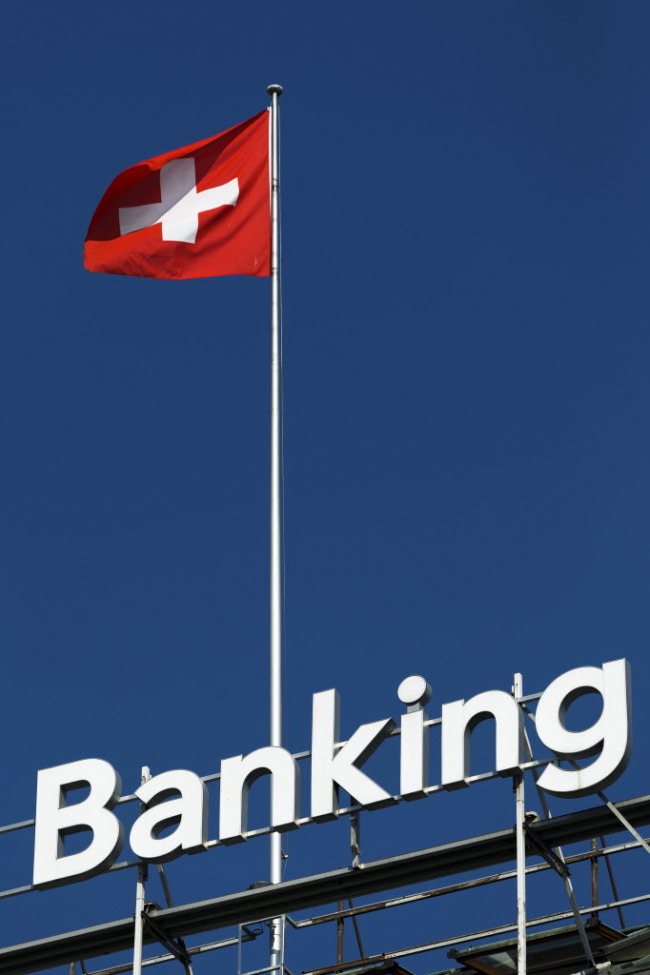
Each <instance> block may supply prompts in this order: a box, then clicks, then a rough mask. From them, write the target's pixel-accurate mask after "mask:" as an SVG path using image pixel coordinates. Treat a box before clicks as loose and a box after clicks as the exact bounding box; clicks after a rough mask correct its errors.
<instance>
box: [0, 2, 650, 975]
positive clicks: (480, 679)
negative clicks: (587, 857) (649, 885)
mask: <svg viewBox="0 0 650 975" xmlns="http://www.w3.org/2000/svg"><path fill="white" fill-rule="evenodd" d="M649 28H650V10H649V9H648V7H647V6H646V5H644V4H640V3H627V4H620V3H618V4H617V3H613V2H608V3H604V2H600V0H589V2H587V0H573V2H572V3H569V4H567V3H564V2H558V0H546V2H544V3H534V4H533V3H526V4H522V3H515V2H510V0H493V2H491V3H485V2H480V0H469V2H465V3H458V2H453V0H436V2H430V3H413V2H405V3H402V4H400V5H396V4H394V3H387V2H384V0H378V2H373V3H369V2H359V3H354V4H350V3H341V2H338V0H334V2H330V3H328V4H321V5H319V4H312V3H296V2H285V3H283V4H281V5H276V6H275V7H274V5H271V4H267V3H261V2H258V0H252V2H251V3H248V4H246V5H236V6H233V5H223V4H218V5H215V4H212V3H205V2H198V3H195V4H192V5H189V6H185V7H181V6H179V5H178V4H172V3H170V2H168V0H161V2H159V3H157V4H155V5H153V6H152V5H150V4H142V3H139V2H134V3H128V4H127V3H124V2H123V0H117V2H115V3H113V4H111V5H110V6H105V5H104V6H102V5H96V4H90V5H89V4H86V3H84V4H82V3H78V2H71V3H67V4H45V3H40V4H37V5H34V4H31V5H30V4H23V5H18V4H13V5H12V6H11V9H10V10H8V11H7V12H6V14H5V41H4V45H5V52H4V54H3V58H2V71H3V73H5V75H6V78H5V90H8V93H9V98H8V104H7V112H6V115H5V121H4V126H3V128H4V135H5V146H6V148H5V151H4V153H3V156H2V161H1V163H0V165H1V166H2V170H3V175H2V184H3V186H4V192H3V196H4V204H5V206H4V215H3V240H4V257H3V266H4V275H3V278H4V281H3V292H2V296H3V301H2V305H3V313H4V314H3V318H4V327H3V330H2V335H3V339H2V346H1V349H2V353H1V355H0V396H1V397H2V416H3V423H2V425H1V430H2V456H3V460H4V474H3V477H2V482H1V485H2V486H1V488H0V490H1V491H2V508H1V510H2V522H3V525H2V537H3V556H2V565H3V577H2V592H3V597H4V598H3V610H2V613H1V615H0V621H1V622H0V634H1V641H2V642H1V645H2V660H3V688H4V693H3V695H2V702H3V704H2V710H3V724H4V728H5V734H4V736H3V737H4V743H5V744H4V748H3V749H2V767H3V790H2V791H3V799H2V815H1V816H0V821H1V822H3V823H9V822H13V821H16V820H22V819H25V818H27V817H29V816H31V815H32V812H33V803H34V794H35V777H36V771H37V770H38V769H39V768H44V767H47V766H50V765H55V764H58V763H62V762H67V761H72V760H74V759H77V758H85V757H101V758H105V759H107V760H109V761H110V762H112V763H113V764H114V765H115V766H116V767H117V768H118V769H119V771H120V773H121V774H122V777H123V781H124V786H125V789H126V790H127V791H132V789H133V788H134V787H135V785H136V784H137V781H138V778H139V772H140V767H141V765H143V764H147V765H150V766H151V767H152V769H153V770H154V771H164V770H166V769H170V768H175V767H181V768H190V769H192V770H194V771H197V772H200V773H201V774H204V773H207V772H210V771H216V770H217V768H218V764H219V761H220V759H221V758H222V757H227V756H230V755H234V754H238V753H240V752H245V751H248V750H250V749H251V748H254V747H257V746H259V745H262V744H266V742H267V588H268V584H267V576H268V570H267V556H268V545H267V521H268V506H267V482H268V395H269V390H268V352H269V349H268V281H266V280H263V279H262V280H258V279H252V278H251V279H247V278H219V279H212V280H200V281H188V282H165V281H151V280H143V279H129V278H119V277H112V276H108V275H91V274H89V273H87V272H85V271H84V270H83V267H82V263H81V252H82V243H83V239H84V236H85V231H86V227H87V224H88V222H89V220H90V217H91V215H92V212H93V209H94V207H95V205H96V203H97V202H98V200H99V198H100V196H101V194H102V193H103V191H104V189H105V188H106V186H107V185H108V183H109V182H110V180H111V179H112V178H113V177H114V176H115V175H116V174H117V173H118V172H119V171H120V170H122V169H124V168H125V167H126V166H128V165H131V164H132V163H135V162H137V161H139V160H140V159H143V158H147V157H149V156H152V155H154V154H157V153H160V152H164V151H166V150H168V149H172V148H175V147H177V146H182V145H184V144H186V143H189V142H193V141H196V140H198V139H201V138H205V137H207V136H210V135H212V134H214V133H216V132H219V131H221V130H222V129H225V128H227V127H229V126H231V125H234V124H235V123H237V122H239V121H241V120H243V119H245V118H248V117H250V116H251V115H253V114H255V113H256V112H258V111H259V110H260V109H261V108H263V107H264V106H265V105H266V104H267V96H266V93H265V89H266V86H267V85H268V84H269V83H271V82H280V83H282V84H283V85H284V86H285V94H284V95H283V97H282V104H281V108H282V176H283V253H284V309H285V320H284V329H285V333H284V338H285V369H286V373H285V408H286V417H285V435H286V564H287V583H286V584H287V681H286V683H287V699H288V709H287V741H288V744H289V746H290V747H291V748H293V749H296V750H297V749H301V748H305V747H308V735H309V720H310V698H311V694H312V693H313V692H315V691H318V690H323V689H325V688H328V687H331V686H337V687H338V688H339V690H340V691H341V693H342V696H343V725H344V729H345V730H346V731H347V732H350V731H352V730H353V729H354V728H355V727H356V725H357V724H358V723H360V722H361V721H369V720H375V719H377V718H380V717H387V716H388V715H391V714H392V715H394V716H397V714H398V713H399V703H398V701H397V698H396V695H395V690H396V687H397V684H398V683H399V681H400V680H401V679H402V678H403V677H404V676H406V675H407V674H411V673H422V674H424V675H425V676H426V677H427V678H428V680H429V681H430V682H431V684H432V685H433V687H434V700H433V702H432V704H431V707H430V712H431V713H432V714H437V713H438V709H439V706H440V704H441V702H443V701H449V700H454V699H456V698H458V697H469V696H470V695H471V694H474V693H477V692H478V691H481V690H486V689H490V688H493V687H494V688H496V687H499V688H503V689H505V690H508V689H509V688H510V684H511V682H512V674H513V672H515V671H521V672H523V674H524V681H525V689H526V690H527V691H529V692H533V691H538V690H542V689H543V688H544V687H545V686H546V684H547V683H548V682H549V681H550V680H551V679H552V678H553V677H555V676H557V675H558V674H560V673H561V672H563V671H565V670H567V669H569V668H570V667H574V666H579V665H582V664H600V663H601V662H602V661H604V660H611V659H615V658H618V657H621V656H626V657H627V658H628V659H629V660H630V661H631V663H632V667H633V682H634V695H635V704H636V712H637V717H636V733H637V740H636V746H635V751H634V753H633V758H632V763H631V766H630V769H629V770H628V772H627V773H626V774H625V776H624V777H623V778H622V779H621V780H620V781H619V783H617V784H616V786H615V787H614V788H613V789H612V794H613V795H614V796H615V797H628V796H634V795H641V794H645V793H647V792H649V791H650V789H649V788H648V782H647V778H646V774H645V770H646V767H647V764H648V758H649V755H648V746H647V743H646V739H647V737H648V731H649V730H650V726H649V724H648V716H647V709H646V708H645V707H644V700H645V695H646V694H647V688H648V680H649V677H650V674H649V663H648V651H647V647H648V637H649V632H650V604H649V600H648V577H649V556H648V549H649V542H650V532H649V522H648V498H649V497H650V465H649V463H648V436H647V422H648V421H647V418H648V408H649V406H650V391H649V386H648V357H649V353H650V348H649V339H648V307H649V303H650V291H649V287H648V280H649V278H648V242H649V240H648V228H649V227H650V200H649V197H648V188H647V187H648V172H649V170H650V140H649V138H648V117H649V114H650V113H649V108H650V105H649V104H648V103H649V100H650V99H649V94H648V92H649V81H650V67H649V63H648V55H647V48H648V30H649ZM486 740H487V739H486ZM434 754H435V746H434ZM485 761H486V763H488V764H489V762H490V758H489V755H488V756H487V757H486V759H485ZM371 767H372V768H374V769H375V770H376V772H377V775H378V777H380V776H383V777H384V779H383V780H384V782H385V783H386V785H387V787H388V788H391V789H393V790H395V791H396V789H397V785H396V764H395V762H394V761H393V760H392V758H391V757H390V755H388V754H387V757H386V758H385V759H384V760H382V759H380V758H379V756H378V757H377V759H376V760H375V761H374V764H373V765H372V766H371ZM435 774H436V773H435V772H434V777H435ZM391 781H392V782H393V783H394V784H393V785H391V784H390V783H391ZM587 803H588V800H583V801H582V804H587ZM532 804H533V805H534V803H532ZM215 806H216V802H215ZM553 808H554V811H555V812H556V813H558V814H559V813H561V812H563V811H565V810H566V809H568V808H569V806H567V805H563V804H562V803H561V802H560V801H559V800H558V801H556V802H555V803H554V804H553ZM513 816H514V811H513V807H512V797H511V792H510V784H509V782H501V783H497V784H496V785H495V786H480V785H477V786H474V787H473V789H472V790H471V792H470V793H465V794H463V795H461V796H448V797H445V796H442V797H432V798H431V799H429V800H427V801H425V802H420V803H415V804H411V805H410V806H409V807H407V808H402V807H400V809H398V810H393V811H385V812H376V813H373V814H372V815H367V816H366V817H365V819H366V822H365V823H364V854H365V856H366V857H367V858H374V857H378V856H382V855H389V854H393V853H399V852H402V850H405V849H412V848H417V847H423V846H428V845H432V844H434V843H437V842H442V841H445V840H451V839H459V838H462V837H464V836H470V835H474V834H477V833H481V832H483V831H487V830H489V829H495V828H501V827H505V826H508V825H509V824H510V823H511V822H512V821H513ZM262 818H263V816H262V814H261V813H260V819H262ZM213 823H214V814H213ZM260 825H261V822H260ZM345 829H346V828H345V826H337V825H332V826H319V827H313V826H312V827H309V828H308V829H305V830H304V831H303V833H301V834H300V835H297V836H292V837H291V839H290V841H289V853H290V858H289V860H288V862H287V876H290V877H297V876H301V875H302V874H304V873H311V872H316V871H319V870H323V869H328V868H330V867H333V866H336V865H342V864H344V863H346V862H347V860H348V852H347V845H346V844H347V835H346V831H345ZM211 833H212V834H214V826H213V829H212V831H211ZM2 844H3V846H2V857H1V858H0V863H1V864H2V865H3V866H2V874H3V876H2V880H1V882H0V887H1V888H6V887H13V886H16V885H19V884H22V883H26V882H28V880H29V875H30V869H31V854H30V848H29V837H28V836H27V835H25V836H24V837H20V838H17V839H15V840H9V839H7V838H4V839H2ZM266 857H267V848H266V842H265V841H262V840H257V841H254V842H251V843H249V844H248V845H247V846H246V848H238V849H235V850H228V851H217V852H212V853H209V854H204V855H203V856H202V857H198V858H191V859H190V860H187V859H186V860H184V861H183V862H180V861H179V862H178V863H176V864H172V865H171V866H170V869H169V873H170V878H171V881H172V885H173V887H174V891H175V894H176V899H177V900H178V901H179V902H182V901H189V900H196V899H200V898H202V897H209V896H213V895H216V894H220V893H225V892H227V891H229V890H237V889H243V888H244V887H246V886H248V884H249V883H250V882H251V881H253V880H256V879H260V878H264V877H265V876H266V873H267V866H266ZM630 863H631V861H630ZM641 866H642V864H641ZM620 871H621V873H620V878H621V879H620V886H621V889H622V894H623V896H629V895H631V894H632V893H639V892H641V891H642V889H643V883H642V881H641V878H640V871H639V872H635V870H633V869H632V868H631V867H624V866H623V865H621V868H620ZM554 879H555V880H556V883H555V882H554ZM554 879H553V878H552V879H550V880H547V881H540V882H539V883H540V886H539V890H540V891H541V890H542V889H543V890H544V892H545V899H544V898H542V897H541V894H540V896H539V900H538V899H537V898H538V895H537V893H535V894H533V893H532V892H531V905H532V910H533V912H535V911H536V910H537V908H539V912H540V913H541V912H542V911H543V910H546V909H552V908H553V907H556V908H557V909H562V908H563V907H564V898H563V896H562V891H561V888H560V882H559V880H557V878H554ZM547 888H548V889H547ZM537 889H538V888H535V890H537ZM553 892H555V896H551V894H552V893H553ZM546 895H548V896H546ZM152 897H153V898H154V899H159V897H160V895H159V893H158V891H157V890H155V889H154V890H152ZM587 899H588V891H587V888H586V886H583V888H581V891H580V900H581V901H582V902H583V903H584V902H586V901H587ZM468 904H471V905H474V906H472V907H471V913H470V912H468ZM0 907H1V910H0V929H2V931H3V932H4V933H3V935H2V939H3V943H5V944H6V943H10V942H12V941H21V940H27V939H29V938H33V937H37V936H40V935H45V934H48V933H55V932H58V931H63V930H67V929H71V928H76V927H81V926H83V925H85V924H90V923H95V922H99V921H102V920H109V919H113V918H118V917H125V916H127V915H128V914H130V913H131V912H132V910H133V890H132V877H131V876H129V877H126V876H125V875H121V876H120V877H112V878H103V879H98V880H94V881H91V882H89V883H86V884H82V885H81V886H77V887H74V888H70V889H68V890H66V891H61V892H51V893H47V894H38V895H33V896H32V895H30V896H29V897H27V898H16V899H14V900H12V901H7V902H4V903H2V904H1V905H0ZM397 913H398V912H394V914H395V916H391V917H390V918H389V917H386V918H385V919H384V920H383V922H382V923H381V924H377V923H376V922H374V921H370V920H368V921H367V922H364V924H365V926H364V929H363V930H364V931H365V932H367V937H366V949H367V950H368V952H377V951H382V950H390V949H391V948H395V947H399V946H400V945H403V944H404V943H405V942H408V941H413V942H415V941H418V940H419V941H424V940H429V939H431V938H434V937H438V936H440V937H444V936H445V935H447V934H451V933H455V932H460V931H462V930H465V929H469V928H471V927H480V926H482V924H483V923H486V924H489V923H495V924H498V923H506V922H508V921H509V920H510V919H512V918H514V890H513V889H512V888H511V887H508V888H506V887H505V886H503V885H502V887H501V888H500V889H499V890H498V892H497V893H495V894H493V896H492V897H490V898H489V899H488V900H486V899H485V898H483V899H481V898H479V897H476V898H475V899H474V900H473V901H471V902H470V901H468V902H465V903H463V902H460V901H458V900H456V901H454V902H453V903H452V901H451V900H450V902H449V904H447V905H444V906H443V905H442V904H441V903H440V902H439V901H438V902H436V903H435V909H434V908H432V907H427V909H426V911H424V910H423V911H422V912H421V913H420V916H419V926H418V924H415V923H414V924H411V922H410V921H409V922H408V923H407V919H406V915H400V917H399V918H398V917H397V916H396V915H397ZM629 917H630V922H632V921H634V920H642V919H645V918H646V917H647V915H646V914H645V913H644V911H642V910H641V909H639V910H638V911H637V913H636V914H633V913H630V915H629ZM610 921H611V923H616V919H615V917H612V918H610ZM300 937H302V936H296V937H295V938H294V941H293V942H290V943H289V947H288V964H289V966H290V967H291V968H292V969H294V970H296V971H299V970H301V969H302V968H308V967H317V966H319V965H324V964H327V963H329V962H331V961H333V960H334V946H335V933H334V931H333V930H332V931H330V932H328V934H327V935H325V939H326V940H325V941H324V942H323V943H322V944H320V943H318V945H316V943H315V947H314V948H313V949H311V948H309V942H308V941H306V940H305V941H300V940H298V938H300ZM445 964H446V962H445V959H444V956H442V957H438V958H437V959H431V958H426V956H425V957H420V958H417V959H415V960H413V962H412V963H411V966H410V967H412V968H413V969H414V970H415V971H416V972H417V973H425V972H427V971H431V970H433V969H435V968H442V967H445ZM217 965H219V966H221V967H223V966H225V967H228V966H229V965H230V966H232V965H234V961H233V959H232V957H229V958H228V959H226V958H225V957H224V958H208V959H201V960H200V961H199V962H197V964H196V971H197V973H198V975H201V973H203V972H206V973H207V972H209V971H213V970H214V967H213V966H217ZM408 965H409V963H408V962H407V966H408ZM91 967H95V968H98V967H100V966H99V964H94V965H92V966H91ZM228 970H229V971H230V970H231V969H230V968H229V969H228ZM232 970H233V971H234V968H233V969H232Z"/></svg>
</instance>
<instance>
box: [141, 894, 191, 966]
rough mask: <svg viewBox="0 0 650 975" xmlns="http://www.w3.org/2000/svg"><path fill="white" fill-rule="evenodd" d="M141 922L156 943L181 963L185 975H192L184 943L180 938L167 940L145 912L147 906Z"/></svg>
mask: <svg viewBox="0 0 650 975" xmlns="http://www.w3.org/2000/svg"><path fill="white" fill-rule="evenodd" d="M142 920H143V921H144V926H145V928H147V929H148V930H149V931H150V932H151V934H152V935H153V936H154V938H155V939H156V941H158V942H160V944H161V945H162V946H163V948H166V949H167V951H169V953H170V954H172V955H173V956H174V957H175V958H177V959H178V961H179V962H180V963H181V965H182V966H183V968H184V969H185V975H193V972H192V962H191V961H190V956H189V955H188V953H187V948H186V947H185V942H184V941H183V939H182V938H169V937H168V936H167V935H166V934H165V932H164V931H163V930H162V928H160V927H159V926H158V925H157V924H156V922H155V921H154V920H153V918H152V917H151V916H150V915H149V913H148V911H147V906H145V910H144V913H143V915H142Z"/></svg>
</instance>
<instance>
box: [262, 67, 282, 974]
mask: <svg viewBox="0 0 650 975" xmlns="http://www.w3.org/2000/svg"><path fill="white" fill-rule="evenodd" d="M266 90H267V92H268V94H269V95H270V96H271V119H270V123H271V125H270V129H271V158H270V164H271V592H270V601H271V605H270V611H271V612H270V635H271V646H270V650H271V745H279V746H281V745H282V632H283V626H282V601H283V585H282V582H283V578H282V561H283V560H282V336H281V327H282V320H281V307H280V153H279V143H278V98H279V97H280V95H281V94H282V86H281V85H269V87H268V88H267V89H266ZM270 839H271V850H270V855H271V863H270V877H271V883H272V884H277V883H280V881H281V880H282V838H281V836H280V834H279V833H271V837H270ZM269 965H270V968H271V969H275V971H276V972H279V975H283V973H282V967H283V965H284V918H280V917H278V918H274V919H273V921H271V954H270V961H269Z"/></svg>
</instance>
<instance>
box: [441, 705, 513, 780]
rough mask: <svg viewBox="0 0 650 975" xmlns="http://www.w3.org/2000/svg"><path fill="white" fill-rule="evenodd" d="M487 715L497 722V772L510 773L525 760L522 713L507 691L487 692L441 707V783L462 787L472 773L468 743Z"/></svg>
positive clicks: (501, 773)
mask: <svg viewBox="0 0 650 975" xmlns="http://www.w3.org/2000/svg"><path fill="white" fill-rule="evenodd" d="M486 718H494V719H495V723H496V771H497V772H498V773H499V774H500V775H508V774H509V773H510V772H513V771H514V770H515V769H516V768H518V767H519V765H520V763H521V762H522V761H523V736H522V726H523V712H522V710H521V708H520V707H519V705H518V704H517V702H516V701H515V699H514V697H511V696H510V694H506V692H505V691H484V692H483V694H476V695H475V696H474V697H471V698H470V699H469V701H463V700H460V701H452V702H451V704H443V706H442V746H441V747H442V785H443V786H444V788H445V789H460V788H462V787H463V786H465V785H468V782H467V781H466V779H467V778H468V777H469V775H470V762H469V756H470V752H469V742H470V735H471V733H472V731H473V729H474V728H475V727H476V725H477V724H479V722H481V721H484V720H485V719H486Z"/></svg>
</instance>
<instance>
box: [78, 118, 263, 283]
mask: <svg viewBox="0 0 650 975" xmlns="http://www.w3.org/2000/svg"><path fill="white" fill-rule="evenodd" d="M268 116H269V113H268V112H267V111H263V112H260V114H259V115H255V116H253V118H251V119H248V120H247V121H246V122H241V123H240V124H239V125H235V126H234V127H233V128H232V129H227V130H226V131H225V132H221V133H219V135H216V136H214V137H213V138H211V139H204V140H203V141H202V142H195V143H194V144H193V145H191V146H183V148H182V149H175V150H173V151H172V152H166V153H164V154H163V155H162V156H154V157H153V158H152V159H147V160H145V161H144V162H141V163H138V164H137V165H136V166H131V167H130V168H129V169H125V170H124V172H123V173H120V175H119V176H117V177H116V178H115V179H114V180H113V182H112V183H111V185H110V186H109V188H108V189H107V190H106V192H105V193H104V196H103V197H102V199H101V202H100V204H99V206H98V207H97V209H96V210H95V213H94V215H93V218H92V220H91V222H90V227H89V228H88V234H87V236H86V243H85V246H84V265H85V267H86V268H87V269H88V270H89V271H104V272H106V273H108V274H132V275H137V276H141V277H147V278H205V277H212V276H213V275H219V274H252V275H256V276H258V277H264V276H266V275H269V274H270V273H271V259H270V253H271V219H270V214H271V209H270V189H269V122H268Z"/></svg>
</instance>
